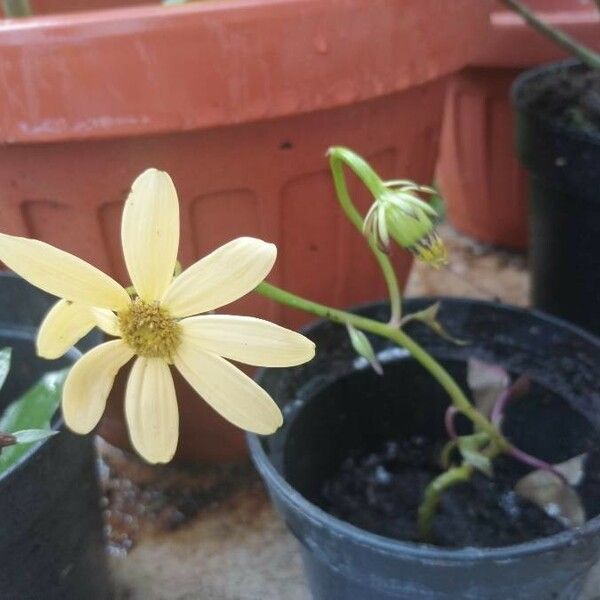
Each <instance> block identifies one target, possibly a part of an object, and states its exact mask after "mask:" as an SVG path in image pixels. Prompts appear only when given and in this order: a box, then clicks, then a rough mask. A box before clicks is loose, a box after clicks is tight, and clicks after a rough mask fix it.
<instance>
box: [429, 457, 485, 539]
mask: <svg viewBox="0 0 600 600" xmlns="http://www.w3.org/2000/svg"><path fill="white" fill-rule="evenodd" d="M472 475H473V467H472V466H471V465H469V464H466V463H463V464H462V465H460V467H452V468H451V469H448V470H447V471H445V472H444V473H442V474H441V475H439V476H438V477H436V478H435V479H434V480H433V481H432V482H431V483H430V484H429V485H428V486H427V488H426V490H425V497H424V499H423V502H422V503H421V505H420V506H419V537H420V538H421V540H423V541H424V542H431V538H432V533H433V532H432V530H433V518H434V517H435V512H436V510H437V507H438V505H439V503H440V498H441V497H442V493H443V492H444V490H446V489H447V488H449V487H452V486H454V485H457V484H459V483H463V482H465V481H469V479H470V478H471V476H472Z"/></svg>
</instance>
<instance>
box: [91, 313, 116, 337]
mask: <svg viewBox="0 0 600 600" xmlns="http://www.w3.org/2000/svg"><path fill="white" fill-rule="evenodd" d="M92 315H93V316H94V319H95V324H96V325H97V326H98V327H99V328H100V329H101V330H102V331H104V333H106V334H108V335H112V336H114V337H121V328H120V327H119V319H118V318H117V315H115V313H114V312H112V311H111V310H106V309H105V308H92Z"/></svg>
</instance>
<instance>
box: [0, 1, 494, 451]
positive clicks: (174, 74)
mask: <svg viewBox="0 0 600 600" xmlns="http://www.w3.org/2000/svg"><path fill="white" fill-rule="evenodd" d="M73 1H74V0H73ZM443 4H444V5H442V3H440V2H439V1H438V0H326V1H324V0H221V1H217V0H213V1H207V2H200V3H191V4H189V5H185V6H177V7H174V6H173V7H165V6H136V7H128V8H122V9H111V10H105V11H91V12H86V13H72V14H59V15H56V16H43V17H34V18H27V19H23V20H19V21H5V22H4V23H1V24H0V56H1V60H0V93H1V96H2V99H3V100H2V103H1V105H0V222H1V223H2V225H1V227H2V231H6V232H10V233H13V234H19V235H27V236H34V237H38V238H41V239H44V240H47V241H49V242H51V243H54V244H55V245H57V246H60V247H62V248H64V249H66V250H69V251H72V252H75V253H77V254H79V255H81V256H82V257H84V258H86V259H87V260H89V261H90V262H92V263H94V264H96V265H97V266H98V267H100V268H102V269H104V270H106V271H108V272H110V273H113V274H115V275H116V277H117V278H118V279H120V280H125V270H124V264H123V260H122V257H121V255H120V246H119V241H118V237H119V219H120V214H121V207H122V202H123V200H124V198H125V196H126V194H127V191H128V188H129V186H130V184H131V182H132V180H133V179H134V177H135V176H136V175H137V174H138V173H139V172H141V171H142V170H143V169H145V168H146V167H148V166H155V167H158V168H161V169H165V170H167V171H168V172H169V173H170V174H171V175H172V177H173V179H174V181H175V184H176V186H177V188H178V191H179V193H180V203H181V213H182V246H181V258H182V262H183V263H184V265H186V264H189V263H190V262H192V261H193V260H195V259H196V258H198V257H199V256H201V255H203V254H205V253H207V252H208V251H210V250H211V249H213V248H215V247H216V246H217V245H219V244H221V243H223V242H225V241H227V240H229V239H231V238H233V237H235V236H239V235H255V236H259V237H261V238H264V239H267V240H270V241H273V242H275V243H276V244H277V245H278V247H279V260H278V262H277V267H276V269H275V271H274V273H273V274H272V277H271V279H272V281H273V282H275V283H278V284H281V285H283V286H285V287H286V288H289V289H290V290H293V291H295V292H298V293H300V294H304V295H307V296H309V297H311V298H314V299H316V300H319V301H323V302H327V303H332V304H335V305H340V306H343V305H349V304H355V303H357V302H363V301H366V300H369V299H373V298H378V297H381V296H383V295H384V292H385V286H384V285H383V283H382V281H381V278H380V275H379V273H378V270H377V267H376V264H375V263H374V261H373V259H372V258H371V257H370V256H369V253H368V252H366V251H365V246H364V241H363V240H362V239H361V238H360V236H358V235H357V234H356V232H355V231H353V229H352V227H351V226H349V225H348V224H347V223H346V222H345V221H344V219H343V217H342V216H341V214H340V212H339V210H338V208H337V206H336V203H335V201H334V196H333V189H332V185H331V181H330V177H329V174H328V170H327V162H326V160H325V157H324V154H325V151H326V149H327V147H328V146H330V145H332V144H345V145H348V146H351V147H353V148H355V149H356V150H357V151H359V152H360V153H361V154H363V155H365V156H367V157H368V158H369V159H370V160H372V161H373V163H374V165H375V167H376V168H378V169H380V170H381V172H382V173H383V174H384V175H389V176H392V175H394V176H398V177H410V178H414V179H416V180H418V181H422V182H429V181H431V180H432V178H433V171H434V164H435V160H436V156H437V150H438V138H439V131H440V127H441V115H442V104H443V95H444V87H445V77H446V76H447V75H448V74H450V73H452V72H455V71H457V70H458V69H460V68H462V67H463V66H464V65H465V64H467V62H468V61H469V60H470V59H471V57H472V56H473V55H474V54H475V52H476V50H477V48H478V47H479V46H480V44H481V41H482V39H483V38H484V37H485V36H486V33H487V30H486V28H487V24H488V11H489V4H488V3H486V2H482V1H481V0H453V2H451V3H449V4H448V5H446V4H445V3H443ZM63 6H64V3H63V4H61V5H59V7H60V9H61V10H62V7H63ZM355 189H358V188H357V187H356V186H355ZM359 202H360V203H362V205H363V207H365V206H366V203H367V197H366V195H365V194H361V195H360V197H359ZM395 260H396V265H397V267H398V269H399V272H400V274H401V277H402V278H405V277H406V276H407V274H408V270H409V268H410V264H411V259H410V257H409V256H408V255H406V254H403V253H400V252H398V254H397V256H396V257H395ZM232 310H235V311H239V312H241V313H251V314H254V315H258V316H262V317H265V318H268V319H271V320H274V321H279V322H282V323H286V324H288V325H290V326H294V327H295V326H299V325H300V324H302V323H303V322H304V321H306V320H307V317H305V316H303V315H300V314H298V313H296V314H294V313H293V312H291V311H288V310H284V309H282V308H281V307H279V306H276V305H274V304H272V303H269V302H267V301H265V300H263V299H261V298H258V297H248V298H246V299H244V300H243V301H241V302H239V303H237V305H236V306H233V307H232ZM180 398H181V399H182V400H181V412H182V420H181V426H182V435H181V444H180V455H181V456H183V457H185V458H198V457H199V456H203V457H208V458H211V459H215V458H231V457H232V456H234V455H236V454H238V453H239V452H241V451H242V450H243V448H244V445H243V440H242V437H241V435H240V433H239V432H238V431H235V430H233V429H231V428H228V427H226V426H225V425H224V424H223V422H222V421H221V420H220V419H219V418H218V417H216V416H215V415H214V414H213V413H212V412H211V411H210V409H209V408H207V407H206V406H205V405H204V403H202V402H200V401H199V400H197V399H196V398H195V397H193V395H192V394H191V393H190V394H188V393H187V390H184V391H183V392H182V393H180ZM113 408H114V410H112V411H110V410H109V419H108V420H107V422H106V427H105V430H104V431H105V432H106V431H109V432H110V437H111V439H119V438H120V437H122V436H121V434H122V433H123V430H122V426H121V424H120V414H121V407H120V406H118V407H116V408H115V407H113ZM111 414H112V415H117V414H118V418H117V419H115V420H112V421H111V420H110V415H111Z"/></svg>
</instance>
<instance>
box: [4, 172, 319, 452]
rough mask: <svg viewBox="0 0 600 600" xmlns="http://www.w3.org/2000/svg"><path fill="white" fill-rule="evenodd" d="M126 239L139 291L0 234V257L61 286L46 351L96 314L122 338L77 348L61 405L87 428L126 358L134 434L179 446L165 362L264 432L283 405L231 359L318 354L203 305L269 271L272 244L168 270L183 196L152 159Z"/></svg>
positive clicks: (242, 242)
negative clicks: (85, 349) (80, 353)
mask: <svg viewBox="0 0 600 600" xmlns="http://www.w3.org/2000/svg"><path fill="white" fill-rule="evenodd" d="M121 239H122V244H123V253H124V256H125V263H126V265H127V270H128V272H129V275H130V277H131V281H132V283H133V287H134V288H135V294H130V293H128V291H126V290H125V289H124V288H123V287H122V286H121V285H119V284H118V283H117V282H116V281H115V280H114V279H112V278H111V277H109V276H108V275H106V274H104V273H102V272H101V271H100V270H98V269H97V268H95V267H93V266H91V265H90V264H88V263H86V262H85V261H83V260H81V259H80V258H77V257H76V256H73V255H71V254H68V253H67V252H64V251H62V250H59V249H57V248H54V247H53V246H50V245H48V244H46V243H44V242H40V241H37V240H30V239H27V238H20V237H13V236H9V235H4V234H0V261H2V262H4V263H5V264H6V265H7V266H8V267H9V268H10V269H12V270H13V271H15V272H16V273H18V274H19V275H21V276H22V277H24V278H25V279H26V280H27V281H29V282H30V283H32V284H33V285H35V286H37V287H39V288H41V289H43V290H45V291H46V292H49V293H50V294H53V295H55V296H58V297H59V298H61V300H59V301H58V302H57V303H56V304H55V305H54V307H53V308H52V309H51V310H50V312H49V313H48V315H47V316H46V318H45V319H44V321H43V323H42V325H41V327H40V331H39V334H38V340H37V346H38V353H39V354H40V356H43V357H45V358H57V357H58V356H61V355H62V354H64V353H65V352H66V351H67V350H68V349H69V348H70V347H71V346H72V345H73V344H75V343H76V342H77V341H78V340H79V339H80V338H81V337H83V336H84V335H85V334H87V333H88V332H89V331H90V330H91V329H92V328H93V327H94V326H95V325H97V326H98V327H100V328H101V329H102V330H103V331H105V332H106V333H108V334H110V335H112V336H114V337H116V338H117V339H115V340H112V341H109V342H106V343H103V344H101V345H99V346H97V347H96V348H94V349H92V350H90V351H89V352H87V354H85V355H84V356H82V357H81V358H80V359H79V360H78V361H77V362H76V363H75V365H74V366H73V368H72V369H71V371H70V372H69V375H68V376H67V379H66V382H65V385H64V390H63V398H62V410H63V415H64V418H65V422H66V423H67V425H68V427H69V428H70V429H72V430H73V431H75V432H77V433H88V432H90V431H91V430H92V429H93V428H94V427H95V426H96V425H97V423H98V421H99V420H100V418H101V416H102V413H103V412H104V408H105V405H106V399H107V397H108V394H109V392H110V389H111V387H112V385H113V382H114V378H115V376H116V374H117V372H118V371H119V369H120V368H121V367H123V366H124V365H125V364H126V363H127V362H128V361H129V360H131V359H132V358H134V357H136V358H135V362H134V364H133V367H132V369H131V373H130V375H129V380H128V382H127V390H126V394H125V415H126V420H127V425H128V428H129V434H130V438H131V442H132V444H133V446H134V447H135V449H136V450H137V451H138V452H139V453H140V454H141V455H142V456H143V457H144V458H145V459H146V460H147V461H149V462H151V463H162V462H168V461H169V460H170V459H171V458H172V457H173V454H174V453H175V449H176V447H177V440H178V431H179V413H178V408H177V400H176V397H175V389H174V385H173V378H172V376H171V370H170V365H173V366H174V367H175V368H176V369H178V370H179V372H180V373H181V374H182V375H183V377H184V378H185V379H186V380H187V381H188V382H189V383H190V385H191V386H192V387H193V388H194V389H195V390H196V391H197V392H198V394H200V395H201V396H202V397H203V398H204V400H205V401H206V402H208V403H209V404H210V405H211V406H212V407H213V408H214V409H215V410H216V411H217V412H219V413H220V414H221V415H222V416H223V417H224V418H225V419H227V420H228V421H230V422H231V423H233V424H234V425H237V426H238V427H241V428H243V429H246V430H249V431H253V432H256V433H260V434H268V433H272V432H273V431H275V430H276V429H277V428H278V427H279V426H280V425H281V424H282V421H283V419H282V415H281V412H280V410H279V408H278V407H277V405H276V404H275V402H274V401H273V400H272V399H271V397H270V396H269V395H268V394H267V393H266V392H265V391H264V390H263V389H262V388H261V387H260V386H259V385H258V384H256V383H255V382H254V381H253V380H252V379H251V378H250V377H248V376H247V375H245V374H244V373H242V371H240V370H239V369H238V368H237V367H235V366H234V365H233V364H232V363H230V362H229V360H234V361H239V362H242V363H246V364H249V365H255V366H266V367H287V366H292V365H298V364H301V363H304V362H306V361H308V360H310V359H311V358H312V357H313V356H314V352H315V348H314V344H313V343H312V342H311V341H310V340H308V339H306V338H305V337H304V336H302V335H300V334H298V333H295V332H293V331H290V330H288V329H285V328H283V327H279V326H278V325H275V324H273V323H269V322H267V321H263V320H261V319H257V318H253V317H242V316H229V315H213V314H209V315H200V316H195V315H199V313H206V312H208V311H212V310H214V309H216V308H219V307H221V306H223V305H225V304H228V303H230V302H233V301H234V300H237V299H238V298H240V297H241V296H244V295H245V294H247V293H248V292H250V291H251V290H252V289H254V288H255V287H256V286H257V285H258V284H259V283H260V282H261V281H262V280H263V279H264V278H265V277H266V276H267V274H268V273H269V271H270V270H271V268H272V266H273V263H274V262H275V258H276V254H277V250H276V247H275V246H274V245H273V244H268V243H266V242H263V241H261V240H258V239H255V238H250V237H242V238H238V239H235V240H233V241H231V242H229V243H227V244H225V245H224V246H221V247H220V248H218V249H217V250H215V251H214V252H213V253H211V254H209V255H208V256H206V257H204V258H203V259H201V260H199V261H198V262H196V263H195V264H193V265H192V266H190V267H189V268H188V269H186V270H184V271H183V272H182V273H181V274H180V275H178V276H177V277H175V278H173V273H174V270H175V266H176V262H177V251H178V247H179V203H178V200H177V193H176V191H175V187H174V185H173V182H172V181H171V178H170V177H169V176H168V175H167V174H166V173H164V172H162V171H157V170H156V169H149V170H147V171H145V172H144V173H142V175H140V176H139V177H138V178H137V179H136V181H135V182H134V184H133V186H132V189H131V193H130V195H129V198H128V199H127V201H126V203H125V207H124V210H123V218H122V225H121Z"/></svg>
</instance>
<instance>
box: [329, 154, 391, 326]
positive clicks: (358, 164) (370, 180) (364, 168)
mask: <svg viewBox="0 0 600 600" xmlns="http://www.w3.org/2000/svg"><path fill="white" fill-rule="evenodd" d="M344 164H346V165H347V166H348V167H349V168H350V169H352V171H354V173H355V174H356V175H357V176H358V177H359V178H360V180H361V181H362V182H363V183H364V184H365V186H366V187H367V188H368V189H369V191H370V192H371V194H373V196H374V197H375V198H376V197H377V196H378V195H379V194H381V193H383V192H384V191H385V186H384V185H383V182H382V181H381V179H380V178H379V176H378V175H377V173H375V171H373V169H372V168H371V167H370V166H369V164H367V162H365V161H364V160H362V158H360V157H359V156H358V155H356V154H354V152H352V151H351V150H348V149H346V148H332V149H331V150H330V151H329V165H330V167H331V173H332V175H333V183H334V185H335V191H336V193H337V198H338V201H339V203H340V206H341V207H342V210H343V211H344V213H345V215H346V216H347V217H348V219H349V220H350V222H351V223H352V224H353V225H354V226H355V227H356V229H358V231H359V233H360V234H361V235H363V225H364V220H363V218H362V216H361V214H360V213H359V212H358V210H357V208H356V206H355V205H354V202H352V199H351V198H350V193H349V191H348V185H347V184H346V176H345V175H344V166H343V165H344ZM367 241H368V243H369V248H371V252H373V254H374V255H375V258H376V259H377V262H378V263H379V268H380V269H381V272H382V273H383V277H384V278H385V282H386V284H387V287H388V294H389V296H390V311H391V316H390V325H392V326H393V327H399V326H400V320H401V318H402V296H401V294H400V286H399V285H398V278H397V277H396V272H395V271H394V267H393V266H392V263H391V261H390V259H389V258H388V256H387V255H386V254H385V253H384V252H382V251H381V250H380V249H379V248H378V247H377V244H376V243H375V241H374V240H371V239H368V240H367Z"/></svg>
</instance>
